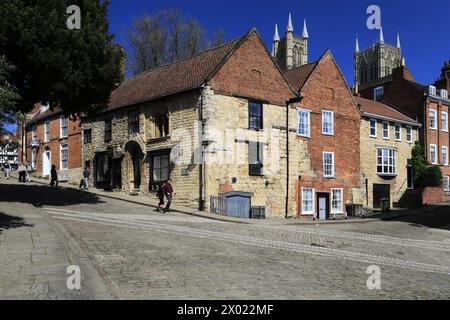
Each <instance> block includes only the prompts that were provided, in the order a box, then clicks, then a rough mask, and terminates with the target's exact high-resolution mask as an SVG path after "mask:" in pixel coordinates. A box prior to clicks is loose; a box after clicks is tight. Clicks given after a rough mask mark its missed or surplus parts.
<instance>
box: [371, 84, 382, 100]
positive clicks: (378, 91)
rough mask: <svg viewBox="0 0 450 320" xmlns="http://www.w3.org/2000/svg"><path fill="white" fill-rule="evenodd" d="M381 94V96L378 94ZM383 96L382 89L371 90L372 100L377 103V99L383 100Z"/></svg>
mask: <svg viewBox="0 0 450 320" xmlns="http://www.w3.org/2000/svg"><path fill="white" fill-rule="evenodd" d="M380 92H381V94H379V93H380ZM383 96H384V87H376V88H375V89H373V100H375V101H379V100H378V98H383Z"/></svg>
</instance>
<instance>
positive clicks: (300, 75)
mask: <svg viewBox="0 0 450 320" xmlns="http://www.w3.org/2000/svg"><path fill="white" fill-rule="evenodd" d="M318 63H319V60H318V61H314V62H311V63H308V64H305V65H303V66H300V67H298V68H295V69H291V70H288V71H286V72H285V73H284V77H285V78H286V80H287V81H288V82H289V84H290V85H291V86H292V88H293V89H294V90H295V91H296V92H299V91H300V90H301V89H302V88H303V86H304V85H305V83H306V80H308V78H309V76H310V75H311V74H312V73H313V71H314V69H315V68H316V66H317V64H318Z"/></svg>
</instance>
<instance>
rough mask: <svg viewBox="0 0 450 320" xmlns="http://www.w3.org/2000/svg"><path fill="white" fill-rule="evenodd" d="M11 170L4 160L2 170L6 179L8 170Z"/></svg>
mask: <svg viewBox="0 0 450 320" xmlns="http://www.w3.org/2000/svg"><path fill="white" fill-rule="evenodd" d="M10 170H11V166H10V165H9V163H8V161H5V163H4V164H3V171H4V172H5V178H6V180H8V179H9V171H10Z"/></svg>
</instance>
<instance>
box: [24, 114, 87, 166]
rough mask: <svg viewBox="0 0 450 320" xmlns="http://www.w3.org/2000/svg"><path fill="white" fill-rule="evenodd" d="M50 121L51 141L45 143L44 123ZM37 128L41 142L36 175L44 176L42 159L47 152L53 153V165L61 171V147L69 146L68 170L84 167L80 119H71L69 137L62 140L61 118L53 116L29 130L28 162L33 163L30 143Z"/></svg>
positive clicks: (38, 149)
mask: <svg viewBox="0 0 450 320" xmlns="http://www.w3.org/2000/svg"><path fill="white" fill-rule="evenodd" d="M47 120H48V121H50V141H49V142H48V143H44V130H45V129H44V123H45V121H47ZM33 126H36V129H37V130H36V132H37V139H39V140H40V142H41V143H40V146H39V148H37V158H36V159H37V161H36V173H37V174H38V175H42V159H43V153H44V152H45V151H46V150H49V151H50V152H51V162H52V165H55V166H56V169H57V170H59V169H60V146H61V145H62V144H67V145H68V149H69V163H68V169H76V168H80V167H82V163H81V162H82V158H81V151H82V144H81V143H82V141H81V136H82V135H81V124H80V120H79V119H73V118H70V120H69V128H68V137H67V138H64V139H60V116H59V115H56V116H52V117H51V118H49V119H46V120H43V121H39V122H38V123H36V124H32V125H30V126H29V127H28V128H27V161H28V162H30V163H31V147H30V146H29V143H30V141H31V139H32V127H33Z"/></svg>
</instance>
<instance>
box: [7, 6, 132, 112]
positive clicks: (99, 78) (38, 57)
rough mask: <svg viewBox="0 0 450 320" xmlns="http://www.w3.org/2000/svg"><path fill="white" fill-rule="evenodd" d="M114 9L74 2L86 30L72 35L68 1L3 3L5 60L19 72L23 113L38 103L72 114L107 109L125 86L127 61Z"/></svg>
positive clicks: (16, 81) (16, 76)
mask: <svg viewBox="0 0 450 320" xmlns="http://www.w3.org/2000/svg"><path fill="white" fill-rule="evenodd" d="M108 3H109V1H100V0H73V1H70V4H75V5H78V6H79V7H80V9H81V29H80V30H69V29H68V28H67V19H68V18H69V16H70V15H69V14H67V13H66V10H67V6H68V1H65V0H35V1H29V0H2V1H0V55H5V56H6V57H7V59H8V60H9V61H10V62H11V63H12V64H13V65H15V66H16V67H17V72H15V73H14V77H13V80H12V81H13V84H14V85H15V86H16V87H17V90H18V93H19V95H20V96H21V97H22V100H21V102H20V103H19V104H18V105H17V109H18V110H19V111H23V112H27V111H29V110H30V109H31V108H32V107H33V105H34V103H36V102H37V101H46V102H49V103H50V105H51V107H54V106H56V105H57V106H60V107H61V108H62V109H63V110H64V111H66V112H67V113H72V114H74V113H81V112H92V111H96V110H98V109H99V108H103V107H105V106H106V105H107V103H108V100H109V97H110V94H111V92H112V90H114V88H115V87H116V85H117V84H118V83H120V82H121V80H122V76H121V71H120V62H121V59H122V58H123V54H122V52H121V50H120V47H119V46H118V45H117V44H114V43H113V36H112V35H111V34H109V31H108V21H107V8H108Z"/></svg>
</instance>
